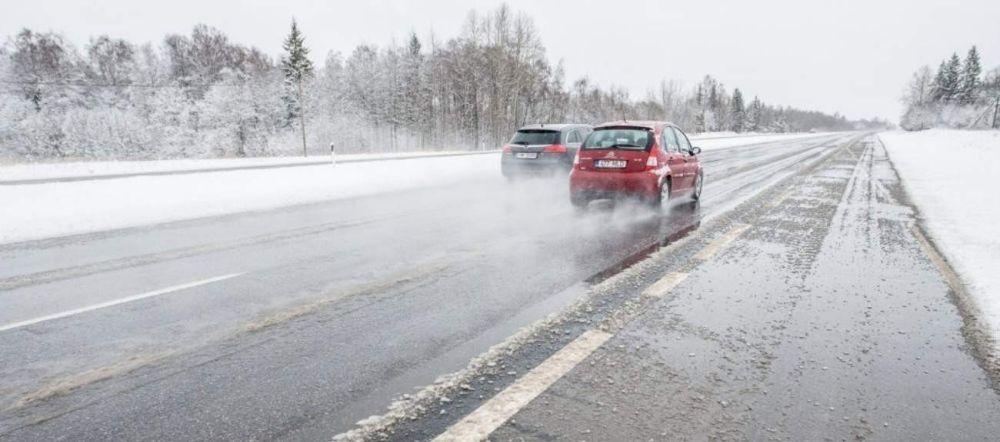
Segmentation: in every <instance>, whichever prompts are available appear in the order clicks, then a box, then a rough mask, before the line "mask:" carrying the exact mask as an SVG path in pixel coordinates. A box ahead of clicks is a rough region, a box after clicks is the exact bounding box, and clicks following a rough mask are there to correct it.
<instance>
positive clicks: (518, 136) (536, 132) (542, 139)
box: [510, 129, 559, 146]
mask: <svg viewBox="0 0 1000 442" xmlns="http://www.w3.org/2000/svg"><path fill="white" fill-rule="evenodd" d="M510 144H520V145H524V146H528V145H537V144H559V131H555V130H540V129H521V130H519V131H517V132H515V133H514V138H511V140H510Z"/></svg>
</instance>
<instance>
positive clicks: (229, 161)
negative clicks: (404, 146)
mask: <svg viewBox="0 0 1000 442" xmlns="http://www.w3.org/2000/svg"><path fill="white" fill-rule="evenodd" d="M476 153H479V152H469V151H457V150H444V151H431V152H399V153H364V154H348V155H337V156H336V158H337V161H338V162H342V163H349V162H362V161H379V160H395V159H404V158H417V157H420V158H423V157H434V156H454V155H468V154H476ZM329 161H330V157H328V156H311V157H301V156H296V157H256V158H214V159H185V160H150V161H74V162H65V163H25V164H12V165H9V166H0V183H3V182H5V181H6V182H10V181H22V180H58V179H65V178H90V177H94V178H98V177H103V176H108V175H125V174H144V173H149V174H162V173H171V172H197V171H202V170H224V169H246V168H255V167H281V166H297V165H309V164H318V163H324V162H329Z"/></svg>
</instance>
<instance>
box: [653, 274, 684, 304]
mask: <svg viewBox="0 0 1000 442" xmlns="http://www.w3.org/2000/svg"><path fill="white" fill-rule="evenodd" d="M687 277H688V274H687V273H684V272H670V273H667V276H664V277H663V278H660V280H659V281H656V282H654V283H653V284H652V285H650V286H649V287H647V288H646V290H643V292H642V296H647V297H651V298H662V297H663V296H664V295H666V294H667V293H668V292H670V290H673V288H674V287H677V285H678V284H680V283H681V282H683V281H684V279H685V278H687Z"/></svg>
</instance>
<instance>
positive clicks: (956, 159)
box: [879, 129, 1000, 342]
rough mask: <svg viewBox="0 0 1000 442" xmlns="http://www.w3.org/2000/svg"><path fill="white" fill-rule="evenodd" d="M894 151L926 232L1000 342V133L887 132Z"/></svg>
mask: <svg viewBox="0 0 1000 442" xmlns="http://www.w3.org/2000/svg"><path fill="white" fill-rule="evenodd" d="M879 138H881V139H882V141H883V142H884V143H885V146H886V147H887V148H888V150H889V158H890V160H892V162H893V164H894V165H895V166H896V169H897V170H898V172H899V174H900V175H901V178H902V180H903V184H904V186H905V187H906V189H907V191H908V193H909V195H910V197H911V198H912V199H913V201H914V203H915V204H916V205H917V207H918V209H919V210H920V213H921V215H922V216H923V219H924V222H925V223H926V226H927V230H928V231H929V233H930V235H931V237H932V238H933V239H934V241H935V242H936V243H937V245H938V247H940V248H941V249H942V251H943V253H944V254H945V256H946V258H947V259H948V261H949V262H950V263H951V264H952V266H953V267H955V270H956V271H958V273H959V275H960V276H961V277H962V279H963V281H964V283H965V284H966V286H967V288H968V290H969V292H970V293H971V294H972V296H973V297H974V299H975V300H976V302H977V303H978V305H977V307H978V308H979V309H980V310H981V311H982V313H983V315H984V319H985V320H986V321H985V322H986V325H987V326H988V327H990V331H991V333H992V336H993V338H994V342H997V341H998V340H1000V195H998V194H997V184H996V183H997V177H998V174H1000V132H998V131H960V130H945V129H935V130H928V131H923V132H886V133H881V134H879Z"/></svg>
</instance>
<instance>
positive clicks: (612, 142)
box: [583, 127, 653, 150]
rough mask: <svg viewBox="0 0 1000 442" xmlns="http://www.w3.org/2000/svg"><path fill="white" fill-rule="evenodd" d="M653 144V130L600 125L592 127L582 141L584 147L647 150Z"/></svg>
mask: <svg viewBox="0 0 1000 442" xmlns="http://www.w3.org/2000/svg"><path fill="white" fill-rule="evenodd" d="M652 146H653V132H652V131H650V130H649V129H645V128H638V127H602V128H598V129H594V131H593V132H591V133H590V135H589V136H587V140H586V141H584V142H583V148H584V149H626V150H648V149H649V148H650V147H652Z"/></svg>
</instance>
